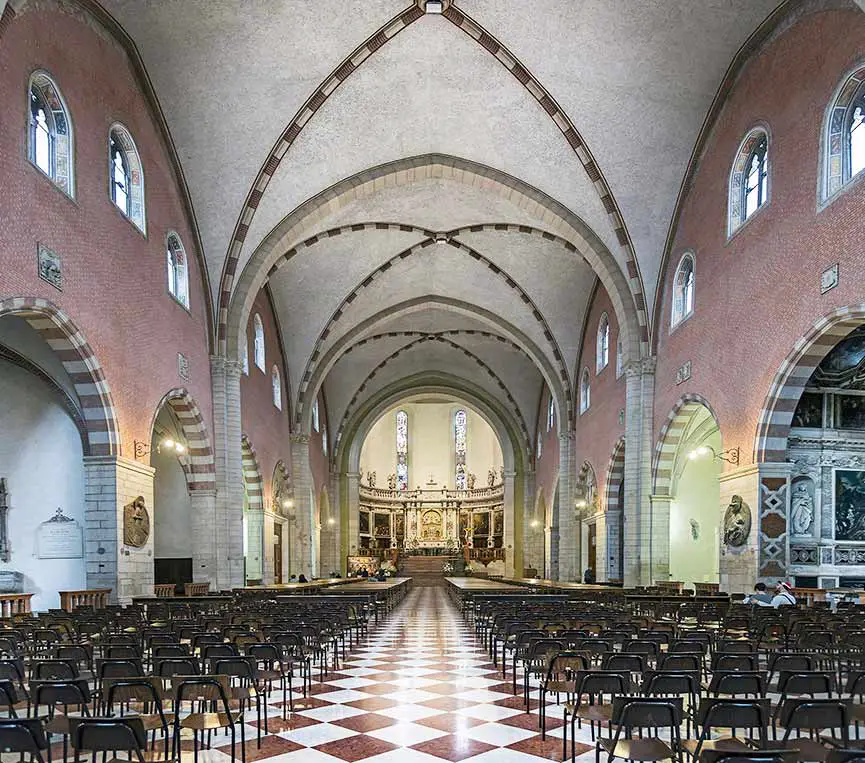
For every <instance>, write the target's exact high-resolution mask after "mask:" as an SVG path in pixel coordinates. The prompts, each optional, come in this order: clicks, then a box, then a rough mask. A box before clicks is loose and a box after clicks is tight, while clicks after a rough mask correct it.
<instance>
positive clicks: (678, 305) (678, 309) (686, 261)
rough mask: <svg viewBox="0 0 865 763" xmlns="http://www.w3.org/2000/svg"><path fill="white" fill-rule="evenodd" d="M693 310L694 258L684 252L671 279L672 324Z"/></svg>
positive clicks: (683, 318) (680, 320) (675, 323)
mask: <svg viewBox="0 0 865 763" xmlns="http://www.w3.org/2000/svg"><path fill="white" fill-rule="evenodd" d="M693 312H694V258H693V256H692V255H691V254H686V255H684V256H683V257H682V260H681V262H679V267H678V268H676V277H675V279H674V281H673V315H672V318H673V319H672V324H673V326H676V325H678V324H679V323H681V322H682V321H683V320H685V318H687V317H688V316H689V315H690V314H691V313H693Z"/></svg>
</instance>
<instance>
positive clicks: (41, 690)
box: [30, 678, 90, 712]
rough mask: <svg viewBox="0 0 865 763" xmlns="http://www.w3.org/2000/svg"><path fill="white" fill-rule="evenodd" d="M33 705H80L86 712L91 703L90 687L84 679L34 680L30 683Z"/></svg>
mask: <svg viewBox="0 0 865 763" xmlns="http://www.w3.org/2000/svg"><path fill="white" fill-rule="evenodd" d="M30 690H31V692H32V694H33V704H34V705H35V706H36V707H39V706H40V705H48V706H53V705H80V706H81V707H82V710H84V711H85V712H86V710H87V705H88V704H89V703H90V687H89V686H88V684H87V681H86V680H85V679H83V678H76V679H72V680H60V681H51V680H34V681H31V682H30Z"/></svg>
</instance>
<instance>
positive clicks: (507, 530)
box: [334, 373, 533, 574]
mask: <svg viewBox="0 0 865 763" xmlns="http://www.w3.org/2000/svg"><path fill="white" fill-rule="evenodd" d="M431 395H439V396H441V395H445V396H449V397H453V398H455V399H459V400H462V401H464V402H465V404H467V405H469V406H470V407H471V408H472V409H474V410H475V411H476V412H477V413H478V414H479V415H480V416H481V417H483V418H484V420H485V421H486V422H487V423H488V424H489V426H490V427H491V428H492V430H493V431H494V432H495V433H496V436H497V437H498V441H499V443H500V446H501V450H502V458H503V467H504V470H503V478H504V485H503V487H504V512H503V514H504V516H503V523H504V528H503V530H504V534H503V545H504V552H505V565H506V570H507V572H508V574H512V573H513V571H514V570H515V569H516V570H518V571H520V572H522V568H523V532H524V521H523V518H524V515H525V513H529V514H531V512H532V509H533V506H532V505H531V504H530V505H528V506H526V503H525V502H526V500H527V498H526V493H525V474H526V469H527V464H528V459H529V452H528V444H527V443H526V442H525V440H524V437H523V435H522V432H521V429H520V426H519V424H518V423H517V422H516V421H515V420H514V418H513V416H512V414H511V413H510V411H509V410H508V409H507V408H506V407H505V406H504V405H503V404H502V403H501V402H500V401H499V400H497V399H495V398H493V397H491V396H490V394H489V393H488V392H486V391H485V390H483V389H481V388H479V387H477V386H476V385H474V384H472V383H470V382H467V381H465V380H462V379H457V378H455V377H452V376H450V375H448V374H446V373H425V374H418V375H415V376H412V377H407V378H405V379H402V380H400V381H398V382H395V383H393V384H391V385H389V386H388V387H386V388H385V389H383V390H381V391H379V392H378V393H377V394H376V395H374V396H373V397H372V398H370V399H369V400H367V401H365V402H364V403H363V404H362V405H360V406H359V407H358V408H357V410H355V411H354V413H353V414H352V415H351V416H350V418H349V420H348V421H347V422H346V423H345V425H344V426H343V427H342V428H341V434H340V436H339V438H338V441H337V445H336V452H335V457H334V464H335V465H336V467H337V468H338V470H339V473H340V478H339V495H340V508H339V527H340V540H341V549H342V550H341V553H342V559H343V563H344V560H345V559H346V558H347V557H348V556H349V555H350V554H355V553H357V552H358V549H357V545H356V544H353V543H352V541H351V538H352V537H354V535H355V534H356V533H357V522H356V521H355V520H354V519H353V517H354V516H355V514H356V510H357V507H358V505H359V479H360V474H359V471H360V456H361V447H362V444H363V442H364V441H365V439H366V436H367V434H368V433H369V431H370V429H371V427H372V426H373V424H374V423H375V422H376V421H377V420H378V419H379V418H380V417H381V415H382V414H383V413H384V412H386V411H387V410H390V409H391V408H393V406H394V405H396V404H397V403H398V402H399V401H402V400H412V399H417V398H424V397H428V396H431ZM382 476H383V477H384V475H382ZM481 477H483V475H481Z"/></svg>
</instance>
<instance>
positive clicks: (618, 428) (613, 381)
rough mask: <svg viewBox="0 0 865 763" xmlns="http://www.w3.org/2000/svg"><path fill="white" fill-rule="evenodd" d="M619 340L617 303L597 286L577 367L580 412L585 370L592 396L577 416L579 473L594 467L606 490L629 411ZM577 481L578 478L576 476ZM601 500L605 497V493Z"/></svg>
mask: <svg viewBox="0 0 865 763" xmlns="http://www.w3.org/2000/svg"><path fill="white" fill-rule="evenodd" d="M604 313H606V314H607V317H608V318H609V321H610V361H609V363H608V364H607V367H606V368H605V369H604V370H603V371H601V373H600V374H596V373H595V368H596V340H597V336H598V323H599V321H600V320H601V316H602V315H603V314H604ZM618 336H619V323H618V321H617V320H616V315H615V312H614V311H613V303H612V302H611V301H610V297H609V295H608V294H607V292H606V291H605V290H604V287H603V286H601V284H600V282H598V284H597V288H596V289H595V291H594V293H593V295H592V301H591V304H590V305H589V312H588V319H587V321H586V328H585V334H584V336H583V343H582V346H581V348H580V360H579V364H578V366H577V387H576V395H577V398H576V403H575V406H576V409H577V410H578V411H579V384H580V376H581V375H582V373H583V369H584V368H588V369H589V378H590V379H591V386H592V394H591V398H590V399H591V405H590V406H589V409H588V410H587V411H586V412H585V413H583V414H580V415H578V416H577V421H576V426H575V431H576V446H575V447H576V469H577V474H579V472H580V469H581V468H582V465H583V463H584V462H585V461H588V462H589V463H590V464H591V465H592V469H594V472H595V479H596V481H597V489H598V490H599V491H602V490H603V485H604V483H605V481H606V475H607V467H608V466H609V463H610V455H611V454H612V452H613V448H614V446H615V444H616V442H617V441H618V439H619V437H621V436H622V435H623V434H624V433H625V427H624V426H623V425H620V424H619V411H620V410H621V409H623V408H624V407H625V375H624V374H622V376H621V377H620V378H618V379H617V378H616V340H617V339H618ZM574 478H576V475H574ZM600 495H601V499H602V501H603V500H604V496H603V494H602V493H601V494H600Z"/></svg>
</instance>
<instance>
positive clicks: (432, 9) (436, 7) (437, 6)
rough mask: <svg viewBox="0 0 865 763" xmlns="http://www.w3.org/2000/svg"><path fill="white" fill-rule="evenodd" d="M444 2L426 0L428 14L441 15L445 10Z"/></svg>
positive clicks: (442, 0)
mask: <svg viewBox="0 0 865 763" xmlns="http://www.w3.org/2000/svg"><path fill="white" fill-rule="evenodd" d="M444 5H445V4H444V0H426V6H425V7H426V12H427V13H441V12H442V11H443V10H444Z"/></svg>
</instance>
